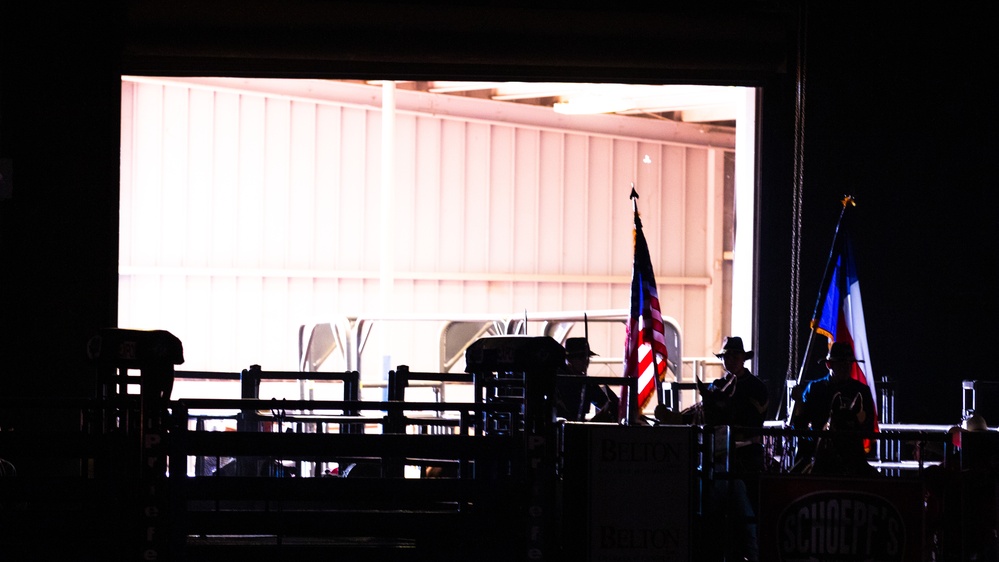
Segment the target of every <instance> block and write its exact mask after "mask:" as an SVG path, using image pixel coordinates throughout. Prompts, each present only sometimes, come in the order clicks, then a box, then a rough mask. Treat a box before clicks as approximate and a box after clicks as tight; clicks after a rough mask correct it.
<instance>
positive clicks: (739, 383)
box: [698, 336, 770, 560]
mask: <svg viewBox="0 0 999 562" xmlns="http://www.w3.org/2000/svg"><path fill="white" fill-rule="evenodd" d="M715 357H718V358H719V359H721V360H722V366H723V367H724V369H725V373H724V374H723V375H722V376H721V378H719V379H717V380H715V381H713V382H712V383H711V384H710V385H703V384H699V385H698V388H699V390H701V400H702V403H703V404H704V413H705V425H728V426H729V441H730V442H729V450H730V455H731V456H730V457H729V458H730V459H731V462H732V465H731V469H732V472H733V474H734V475H738V478H734V479H731V480H729V481H728V482H725V483H722V484H720V485H717V486H716V487H714V488H712V489H711V490H710V491H709V493H708V498H709V501H708V504H709V505H710V506H711V507H710V510H709V511H710V512H711V513H712V514H714V515H718V514H719V513H722V512H724V511H726V510H728V511H730V512H731V513H729V518H730V520H731V521H736V522H740V523H737V525H736V528H735V529H733V531H735V534H733V535H731V536H730V538H729V539H727V544H726V545H724V546H722V545H718V547H719V548H724V549H725V550H726V551H728V552H730V553H732V554H735V555H736V556H737V558H739V559H742V560H758V559H759V544H758V542H759V541H758V539H757V529H756V524H755V523H754V520H755V517H756V514H757V513H759V497H758V496H759V474H760V473H761V472H762V471H763V468H764V464H765V463H764V460H765V451H764V449H763V439H762V435H761V433H760V432H759V430H761V429H762V428H763V420H764V417H765V416H766V411H767V407H768V406H769V403H770V400H769V395H768V392H767V385H766V384H765V383H764V382H763V381H761V380H760V379H759V378H757V377H756V375H754V374H753V373H752V372H751V371H750V370H749V369H748V368H746V361H748V360H749V359H752V358H753V352H752V350H747V349H746V348H745V345H744V344H743V342H742V338H740V337H738V336H730V337H727V338H725V340H724V341H723V342H722V346H721V349H719V350H718V351H717V352H716V353H715ZM729 532H730V533H731V532H732V531H729Z"/></svg>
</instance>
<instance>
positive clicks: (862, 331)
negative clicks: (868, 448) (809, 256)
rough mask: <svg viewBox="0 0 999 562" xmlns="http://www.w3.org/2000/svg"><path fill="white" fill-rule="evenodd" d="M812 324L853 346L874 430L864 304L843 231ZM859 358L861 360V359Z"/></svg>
mask: <svg viewBox="0 0 999 562" xmlns="http://www.w3.org/2000/svg"><path fill="white" fill-rule="evenodd" d="M812 322H813V324H814V325H813V326H812V327H813V328H814V329H815V331H816V332H817V333H819V334H822V335H824V336H826V337H827V338H829V344H830V345H831V344H832V343H833V342H847V343H849V344H850V345H851V346H852V347H853V355H854V357H855V358H856V359H857V362H856V363H854V364H853V372H852V373H851V374H852V376H853V378H854V379H857V380H858V381H860V382H862V383H864V384H866V385H867V386H868V387H869V388H870V389H871V396H872V397H873V398H874V409H875V412H874V430H875V431H877V430H878V412H877V396H878V393H877V389H876V388H875V386H874V368H873V367H872V366H871V354H870V350H869V349H868V347H867V328H866V327H865V326H864V307H863V305H862V304H861V302H860V282H859V281H858V280H857V267H856V265H855V264H854V262H853V248H852V246H851V242H850V238H849V235H847V236H846V237H845V238H844V240H842V243H841V244H840V248H839V255H838V256H837V257H836V267H835V269H834V270H833V274H832V278H831V279H830V280H829V289H828V290H827V291H826V298H825V301H824V303H823V305H822V313H821V315H820V316H819V317H818V319H817V320H813V321H812ZM861 361H863V363H861Z"/></svg>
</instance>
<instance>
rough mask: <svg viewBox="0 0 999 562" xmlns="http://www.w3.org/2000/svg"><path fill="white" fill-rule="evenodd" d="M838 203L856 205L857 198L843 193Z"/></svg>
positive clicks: (844, 205) (847, 205)
mask: <svg viewBox="0 0 999 562" xmlns="http://www.w3.org/2000/svg"><path fill="white" fill-rule="evenodd" d="M840 203H842V204H843V207H856V206H857V200H856V199H854V198H853V195H844V196H843V199H841V200H840Z"/></svg>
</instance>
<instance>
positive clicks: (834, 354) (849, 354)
mask: <svg viewBox="0 0 999 562" xmlns="http://www.w3.org/2000/svg"><path fill="white" fill-rule="evenodd" d="M825 361H849V362H851V363H863V361H859V360H858V359H857V358H856V357H854V356H853V347H851V346H850V344H848V343H846V342H842V341H838V342H835V343H833V344H832V345H831V346H829V354H828V355H826V358H825Z"/></svg>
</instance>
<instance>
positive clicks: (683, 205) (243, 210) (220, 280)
mask: <svg viewBox="0 0 999 562" xmlns="http://www.w3.org/2000/svg"><path fill="white" fill-rule="evenodd" d="M397 94H398V96H399V98H398V99H399V104H398V107H397V110H396V111H395V121H394V125H395V126H394V130H393V134H394V136H395V141H394V143H392V145H391V146H390V147H388V148H386V147H385V146H383V144H382V141H383V138H382V137H383V128H382V107H381V104H382V90H381V89H380V88H379V87H378V86H369V85H358V84H342V83H334V82H325V81H324V82H320V81H300V82H295V83H286V82H284V83H278V82H277V81H272V82H266V81H264V82H252V83H251V82H250V81H239V80H228V81H226V80H220V79H219V80H207V79H205V80H196V79H189V80H179V79H171V80H166V79H164V80H158V79H149V78H142V79H139V78H126V79H124V80H123V83H122V166H121V170H122V175H121V215H120V217H121V236H120V239H121V247H120V258H119V259H120V262H119V273H120V289H119V291H120V299H119V300H120V313H119V325H120V326H123V327H130V328H149V329H152V328H156V329H166V330H170V331H171V332H173V333H174V334H176V335H177V336H178V337H179V338H180V339H181V340H182V341H183V342H184V345H185V354H186V358H187V362H186V364H185V365H184V366H183V368H184V369H189V370H213V371H238V370H240V369H243V368H246V367H247V366H249V365H250V364H254V363H255V364H260V365H262V366H263V367H264V369H267V370H295V369H297V368H298V327H299V326H300V325H302V324H308V323H312V322H329V321H334V320H336V319H338V318H341V317H344V316H357V315H362V316H363V315H385V314H393V315H409V314H414V315H428V316H430V315H434V316H439V315H448V314H454V315H461V314H472V313H500V314H514V315H516V314H522V313H523V314H527V315H531V314H533V313H535V312H537V311H546V312H552V311H562V310H585V309H618V308H627V307H628V305H629V291H630V276H631V266H632V203H631V201H630V200H629V198H628V194H629V192H630V189H631V187H630V186H631V183H632V182H634V183H635V185H636V187H637V189H638V191H639V194H640V196H641V197H640V199H639V211H640V213H641V216H642V219H643V222H644V230H645V234H646V237H647V238H648V240H649V245H650V249H651V252H652V254H653V255H652V261H653V265H654V267H655V271H656V275H657V281H658V283H659V293H660V298H661V302H662V309H663V313H664V314H666V315H669V316H672V317H673V318H675V319H677V320H678V321H679V324H680V326H681V327H682V329H683V335H684V351H685V353H684V355H685V356H688V355H692V356H701V355H707V354H709V353H710V352H711V351H713V347H714V346H715V345H717V342H718V340H719V339H720V337H721V336H722V334H721V333H720V330H721V326H722V324H723V314H724V312H723V310H722V302H723V295H722V288H723V284H722V279H721V272H722V263H723V243H722V242H723V241H722V239H721V236H722V232H723V230H722V228H723V224H722V217H723V197H724V185H725V177H724V176H725V173H724V166H725V157H726V154H727V153H728V154H729V156H731V152H732V151H733V149H734V142H735V141H734V135H732V134H729V133H727V132H724V131H723V132H718V131H714V130H705V129H703V128H700V129H698V128H697V127H696V126H685V125H677V124H675V123H668V122H662V121H654V120H638V119H635V118H624V117H615V116H589V117H580V118H568V117H558V118H556V119H557V120H553V119H552V117H550V114H551V112H550V110H547V111H546V110H544V109H541V108H536V107H529V106H520V107H510V106H513V105H514V104H508V103H500V102H492V101H488V100H457V101H456V100H451V99H448V100H441V99H439V96H432V95H431V94H425V93H417V92H403V91H398V93H397ZM497 106H500V107H501V108H500V109H497ZM542 112H544V113H542ZM385 151H391V152H392V153H394V156H395V158H394V160H393V165H394V166H393V167H394V173H393V175H394V179H395V181H394V182H392V181H390V182H388V185H389V186H390V192H391V194H392V195H391V200H384V201H383V200H382V190H383V188H384V186H383V184H382V173H383V162H382V161H381V154H383V152H385ZM386 209H388V213H386ZM383 236H388V237H389V238H388V239H387V241H386V242H387V244H383V243H382V242H383V240H382V238H381V237H383ZM385 248H389V249H390V251H389V253H386V252H385ZM385 256H387V257H388V258H390V259H389V260H388V261H387V262H386V261H385V260H383V257H385ZM438 329H439V328H438V327H437V326H436V325H428V324H420V323H417V324H415V325H410V326H406V325H404V324H403V323H396V324H394V325H393V327H392V328H391V329H386V331H385V332H384V334H382V335H379V336H378V338H377V339H380V340H381V341H383V342H384V343H376V344H375V345H383V346H384V347H383V349H382V352H381V353H374V355H376V356H379V357H380V356H381V355H388V354H390V355H391V358H390V359H377V361H380V362H384V365H393V366H394V365H398V364H408V365H410V367H411V368H412V369H413V370H429V371H432V370H436V368H437V361H438V348H437V347H436V346H437V339H436V337H437V334H436V330H438ZM590 336H591V339H592V340H593V344H592V345H593V347H594V349H595V350H596V351H597V352H598V353H600V354H601V355H602V356H604V357H607V356H614V355H620V353H621V347H622V345H623V341H624V333H623V329H619V328H618V327H617V326H594V327H593V328H592V329H591V334H590ZM428 338H429V339H428ZM428 341H429V342H432V343H429V344H428V343H427V342H428ZM379 367H380V366H379V365H377V364H376V366H375V367H373V368H369V369H368V370H376V371H377V370H380V368H379ZM609 368H610V367H609ZM331 370H335V367H334V366H333V365H331ZM362 376H364V377H366V378H372V377H375V378H377V377H381V376H383V373H369V372H367V370H363V369H362Z"/></svg>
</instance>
